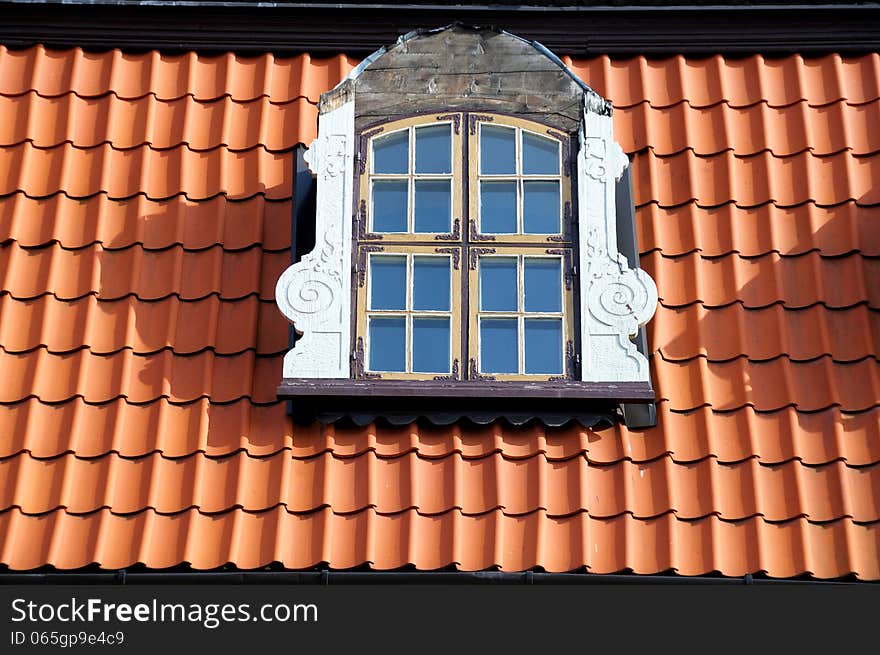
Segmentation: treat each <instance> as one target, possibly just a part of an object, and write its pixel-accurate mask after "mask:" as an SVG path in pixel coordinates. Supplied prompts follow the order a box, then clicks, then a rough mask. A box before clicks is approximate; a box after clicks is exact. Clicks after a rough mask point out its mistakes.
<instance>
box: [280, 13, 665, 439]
mask: <svg viewBox="0 0 880 655" xmlns="http://www.w3.org/2000/svg"><path fill="white" fill-rule="evenodd" d="M611 115H612V107H611V103H610V102H608V101H607V100H606V99H604V98H602V97H601V96H599V95H598V94H596V93H595V92H594V91H593V90H592V89H590V88H589V86H588V85H587V84H586V83H585V82H584V81H582V80H580V79H578V77H577V76H576V75H575V74H574V73H573V72H572V71H571V70H570V69H568V68H567V67H566V66H565V64H564V63H563V62H562V61H561V60H559V59H558V58H557V57H555V56H554V55H553V54H552V53H550V52H549V51H548V50H547V49H546V48H544V47H543V46H540V45H539V44H536V43H532V42H529V41H527V40H523V39H520V38H519V37H516V36H514V35H511V34H508V33H506V32H503V31H499V30H494V29H482V28H470V27H466V26H462V25H452V26H449V27H446V28H442V29H438V30H427V31H415V32H412V33H409V34H407V35H405V36H403V37H401V38H400V39H399V40H398V41H397V42H396V43H395V44H393V45H390V46H389V47H387V48H383V49H381V50H380V51H377V52H376V53H374V54H373V55H371V56H369V57H367V58H365V59H364V60H363V61H362V62H361V63H360V64H359V65H358V66H357V67H356V68H355V69H354V70H352V71H351V73H350V74H349V75H348V76H347V77H346V79H345V80H343V81H342V82H340V83H339V84H338V85H337V86H336V87H334V88H333V89H331V90H330V91H328V92H327V93H324V94H322V96H321V101H320V103H319V108H318V138H316V139H315V140H314V141H313V142H312V143H311V144H310V145H309V148H308V151H307V152H306V153H305V154H304V156H303V159H304V161H305V163H307V164H308V167H309V169H310V171H311V172H312V173H313V174H314V176H315V177H316V179H317V184H316V193H315V204H314V206H315V219H314V220H315V222H314V231H313V232H311V231H310V230H306V231H305V232H306V233H307V234H314V248H313V249H311V250H309V251H308V252H305V253H304V254H301V257H300V258H299V259H297V260H296V261H294V262H293V263H292V265H291V266H290V267H289V268H288V269H287V270H285V271H284V272H283V273H282V274H281V276H280V277H279V279H278V283H277V285H276V289H275V299H276V302H277V303H278V307H279V309H280V310H281V311H282V313H283V314H284V315H285V316H286V317H287V318H288V319H290V321H291V322H292V324H293V326H294V330H295V334H296V339H295V341H293V343H292V347H291V349H290V350H289V351H288V352H287V353H286V354H285V356H284V367H283V379H282V381H281V383H280V385H279V387H278V394H279V396H280V397H286V398H291V399H296V401H295V402H294V403H292V405H291V407H292V409H291V411H292V412H299V411H303V412H306V413H309V412H313V413H315V412H323V414H322V415H326V416H327V417H341V416H349V417H350V418H351V419H352V420H355V421H359V422H360V421H366V420H371V418H370V417H372V416H382V417H383V418H384V419H387V420H389V421H392V420H393V421H399V422H406V421H409V420H414V417H418V416H433V417H434V419H436V420H437V421H450V420H454V419H455V417H456V416H460V415H464V413H467V415H468V416H471V418H473V419H474V420H479V421H484V420H492V417H499V416H506V417H507V418H508V419H509V420H512V421H520V420H530V418H529V417H530V416H536V415H540V416H542V417H543V418H542V420H545V421H551V422H554V424H559V423H558V422H560V421H561V422H564V421H565V420H568V419H567V418H566V417H571V416H573V415H575V414H577V415H578V416H580V418H578V420H583V421H586V422H587V423H589V422H590V421H595V420H598V419H597V418H596V417H598V416H606V417H610V416H612V415H616V412H617V411H618V408H617V405H618V404H620V403H632V402H651V401H652V400H653V399H654V391H653V388H652V386H651V381H650V370H649V362H648V358H647V357H646V356H645V354H644V353H643V352H640V351H639V349H638V348H637V347H636V345H635V344H634V342H633V340H632V336H633V335H635V334H637V333H638V331H639V326H640V325H643V324H644V323H645V322H646V321H647V320H648V319H650V317H651V315H652V313H653V311H654V308H655V307H656V304H657V291H656V286H655V285H654V283H653V281H652V280H651V278H650V277H649V276H648V275H647V274H646V273H645V272H644V271H642V270H640V269H639V268H638V266H637V261H635V260H636V258H635V257H633V260H632V261H630V262H627V259H626V257H625V256H624V255H623V254H622V252H621V249H620V248H619V246H618V236H617V232H618V230H617V228H618V225H617V207H616V203H615V193H616V188H617V185H618V180H619V179H620V178H621V175H622V174H623V172H624V170H625V169H626V167H627V165H628V164H629V160H628V159H627V157H626V155H625V154H624V153H623V150H622V149H621V148H620V145H619V144H618V143H617V142H616V141H615V139H614V126H613V121H612V116H611ZM297 185H298V186H297V188H299V177H297ZM296 193H297V196H299V195H302V194H300V192H299V191H296ZM629 204H631V203H629ZM297 211H298V210H297ZM298 234H299V233H298ZM309 245H311V244H309ZM299 250H300V244H299V243H298V244H297V251H298V254H299ZM631 265H632V266H633V267H632V268H631V267H630V266H631ZM643 350H644V349H643ZM305 397H308V398H309V399H310V400H309V401H308V402H306V401H303V400H302V399H303V398H305ZM584 400H588V401H589V402H588V403H586V404H582V403H581V401H584ZM627 416H630V414H627ZM590 417H592V418H590ZM434 419H432V420H434ZM334 420H335V419H334ZM548 424H549V423H548Z"/></svg>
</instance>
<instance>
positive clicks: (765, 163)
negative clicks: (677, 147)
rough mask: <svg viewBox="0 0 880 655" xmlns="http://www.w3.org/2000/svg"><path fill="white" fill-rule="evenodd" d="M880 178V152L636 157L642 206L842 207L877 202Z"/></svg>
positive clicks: (637, 193)
mask: <svg viewBox="0 0 880 655" xmlns="http://www.w3.org/2000/svg"><path fill="white" fill-rule="evenodd" d="M878 176H880V156H876V155H874V156H866V157H856V156H853V155H852V154H851V153H850V152H849V151H845V152H840V153H837V154H834V155H823V156H819V155H814V154H812V153H810V152H802V153H799V154H796V155H791V156H788V157H776V156H774V155H772V154H770V153H769V152H767V151H763V152H761V153H759V154H757V155H750V156H747V157H739V156H736V155H734V153H733V152H732V151H730V150H727V151H724V152H722V153H720V154H717V155H709V156H705V157H703V156H698V155H695V154H694V153H693V152H692V151H690V150H687V151H684V152H681V153H679V154H677V155H670V156H668V157H660V156H657V155H655V154H654V153H653V152H652V151H650V150H648V151H645V152H642V153H638V154H637V155H636V156H635V158H634V160H633V189H634V199H635V203H636V205H637V206H640V205H644V204H646V203H656V204H658V205H660V206H661V207H673V206H675V205H681V204H684V203H687V202H691V201H695V202H696V204H697V205H699V206H701V207H714V206H717V205H724V204H727V203H733V204H735V205H736V206H737V207H755V206H757V205H764V204H766V203H768V202H773V203H774V204H776V205H778V206H782V207H791V206H794V205H800V204H803V203H806V202H810V201H812V202H815V203H816V204H817V205H836V204H839V203H842V202H846V201H847V200H855V201H857V202H861V203H862V204H871V203H876V202H877V201H876V199H874V198H873V197H872V196H869V192H872V191H873V189H874V187H875V181H876V180H877V178H878Z"/></svg>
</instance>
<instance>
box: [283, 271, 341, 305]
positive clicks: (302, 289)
mask: <svg viewBox="0 0 880 655" xmlns="http://www.w3.org/2000/svg"><path fill="white" fill-rule="evenodd" d="M299 277H304V275H301V276H299ZM297 282H299V284H298V286H297V285H293V286H290V287H288V291H287V301H288V302H289V303H290V306H291V308H293V311H295V312H297V313H298V314H318V313H320V312H323V311H326V310H327V309H329V308H330V306H331V305H332V304H333V300H334V298H335V297H336V292H335V290H334V288H333V287H334V286H335V285H332V286H331V284H328V283H327V282H326V281H324V280H320V279H306V280H301V281H300V280H298V281H297Z"/></svg>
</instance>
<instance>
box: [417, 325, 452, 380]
mask: <svg viewBox="0 0 880 655" xmlns="http://www.w3.org/2000/svg"><path fill="white" fill-rule="evenodd" d="M412 357H413V371H414V372H416V373H449V319H448V318H414V319H413V355H412Z"/></svg>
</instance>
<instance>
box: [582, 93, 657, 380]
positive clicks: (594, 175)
mask: <svg viewBox="0 0 880 655" xmlns="http://www.w3.org/2000/svg"><path fill="white" fill-rule="evenodd" d="M579 141H580V148H579V153H578V162H577V163H578V208H579V212H578V213H579V216H578V227H579V235H580V236H579V244H578V245H579V250H580V267H579V270H580V274H581V298H580V307H581V343H582V351H583V352H582V357H581V362H582V363H581V371H582V373H581V377H582V378H583V379H584V380H585V381H591V382H642V381H649V380H650V374H649V370H648V360H647V358H646V357H645V356H644V355H642V354H641V353H640V352H639V351H638V349H637V348H636V346H635V344H634V343H633V341H632V339H631V337H632V336H634V335H635V334H636V333H637V332H638V329H639V326H641V325H644V324H645V323H647V322H648V321H649V320H650V319H651V317H652V316H653V315H654V310H655V309H656V307H657V287H656V285H655V284H654V280H652V279H651V277H650V276H649V275H648V274H647V273H645V272H644V271H643V270H641V269H640V268H635V269H633V268H629V263H628V262H627V259H626V257H625V256H624V255H622V254H621V253H620V252H619V251H618V248H617V209H616V205H615V184H616V183H617V181H618V180H619V179H620V176H621V175H622V174H623V171H624V169H625V168H626V167H627V166H628V165H629V159H628V158H627V157H626V155H625V154H624V153H623V150H622V149H621V147H620V145H619V144H618V143H617V142H616V141H614V136H613V130H612V119H611V115H610V112H607V111H605V112H598V111H595V108H593V107H592V106H591V105H590V104H589V103H586V104H585V108H584V120H583V123H582V124H581V130H580V133H579Z"/></svg>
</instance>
